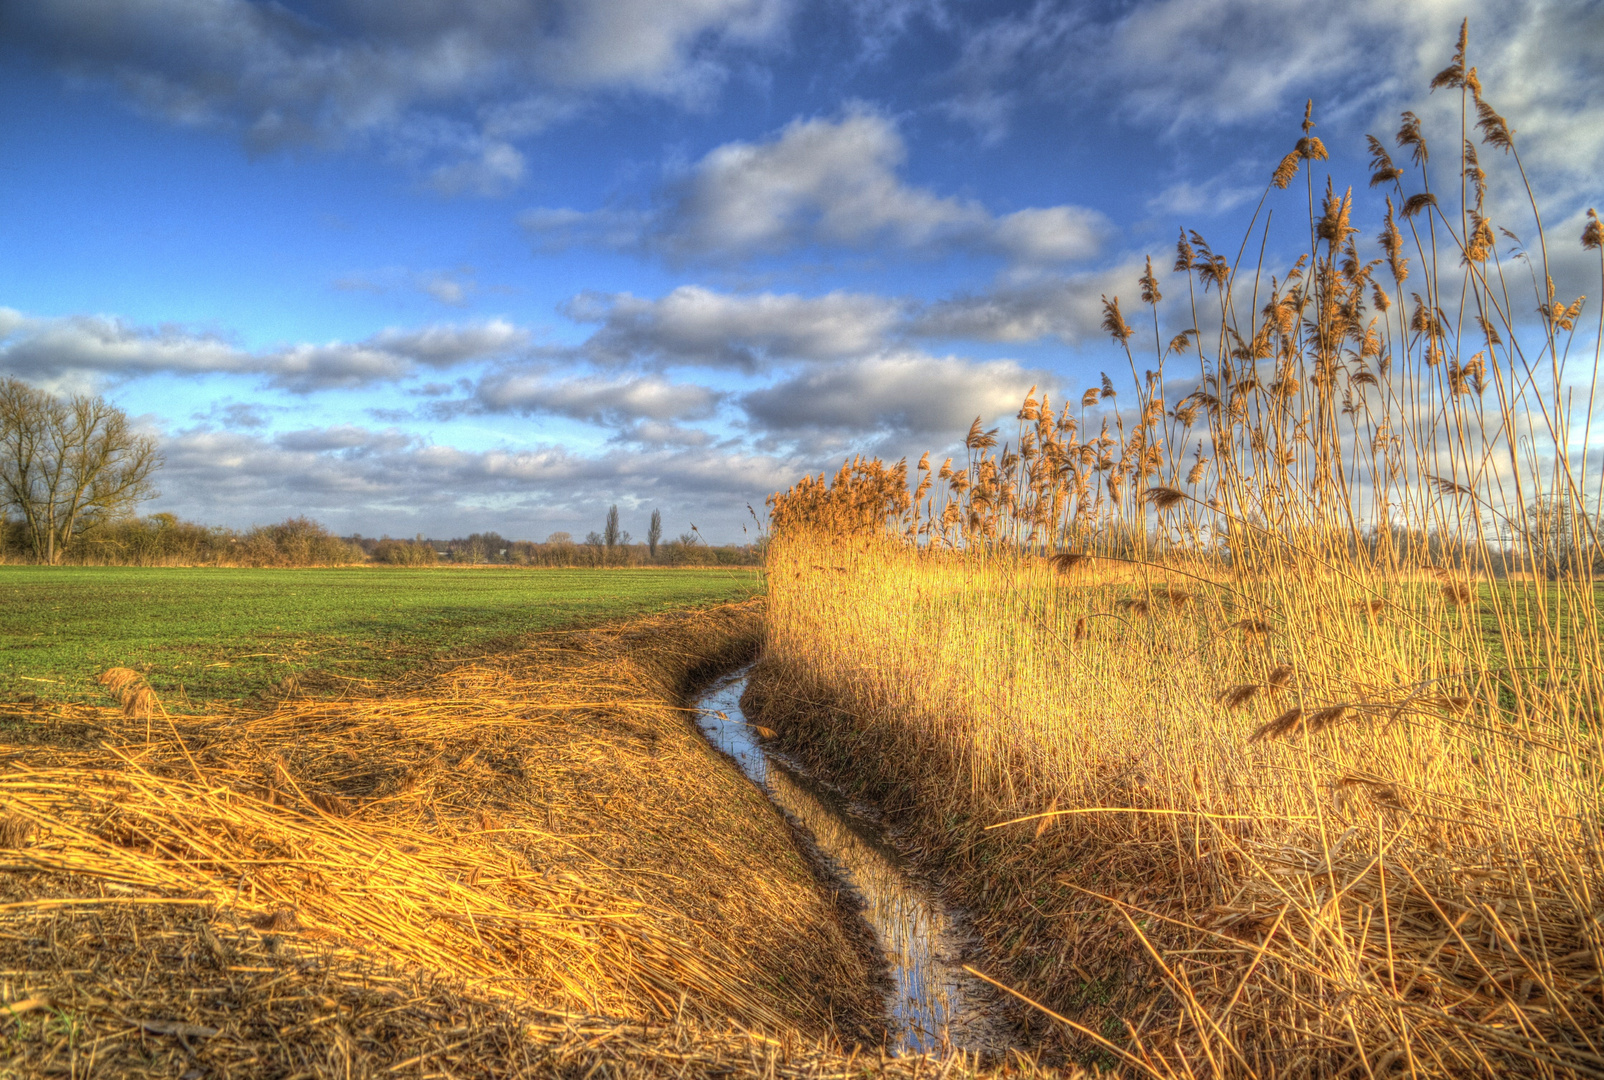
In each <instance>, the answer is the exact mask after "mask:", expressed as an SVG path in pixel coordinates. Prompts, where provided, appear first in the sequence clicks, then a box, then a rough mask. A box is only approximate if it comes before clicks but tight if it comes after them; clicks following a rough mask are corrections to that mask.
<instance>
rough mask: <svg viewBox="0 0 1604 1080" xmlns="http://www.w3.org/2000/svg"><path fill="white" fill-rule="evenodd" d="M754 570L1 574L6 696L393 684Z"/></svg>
mask: <svg viewBox="0 0 1604 1080" xmlns="http://www.w3.org/2000/svg"><path fill="white" fill-rule="evenodd" d="M760 587H761V582H760V579H759V577H758V575H757V574H756V573H754V572H753V571H751V570H745V569H742V570H701V569H698V570H640V571H627V572H619V571H607V570H537V571H517V570H442V569H418V570H411V569H315V570H249V569H212V568H206V569H177V568H138V567H107V568H99V567H82V568H79V567H73V568H50V567H38V566H0V700H3V699H11V700H15V699H17V698H25V697H27V696H28V695H33V696H34V697H36V698H37V699H39V700H42V701H79V700H85V699H94V700H100V699H101V698H102V697H103V695H102V693H101V691H100V690H99V688H98V687H95V686H94V685H93V683H92V680H93V678H94V676H96V675H98V674H99V673H100V672H102V671H104V670H106V669H107V668H110V667H117V666H124V667H131V668H135V669H137V670H139V671H140V672H141V673H143V674H144V675H145V677H146V678H147V679H148V680H149V682H150V685H151V686H152V688H153V689H154V690H155V691H156V692H157V693H158V694H159V695H161V696H162V698H163V700H164V701H165V702H166V703H167V704H168V707H169V708H176V709H188V708H192V707H195V706H197V705H199V704H200V703H203V702H210V701H220V700H236V699H243V698H247V697H250V696H251V695H254V694H261V693H263V692H266V691H268V690H269V688H271V687H273V686H274V685H276V684H282V681H283V680H285V679H288V678H291V677H295V678H297V679H299V680H301V681H302V682H305V683H311V682H313V681H315V680H317V679H322V680H323V682H324V683H327V687H328V688H334V687H336V686H337V685H338V682H339V679H340V677H344V678H346V679H366V680H378V681H383V680H385V679H389V678H393V677H395V676H397V675H400V674H403V673H405V672H406V671H408V670H410V669H412V668H415V667H417V666H419V665H421V664H425V663H428V662H431V661H434V660H438V659H442V658H447V657H468V656H472V655H473V654H474V653H475V651H476V650H477V651H481V652H482V651H485V650H493V649H496V648H499V647H503V646H505V645H506V644H507V643H508V642H510V641H514V640H516V639H518V638H519V637H520V636H523V635H528V634H532V633H539V632H542V631H549V630H553V629H556V628H559V627H563V628H573V627H580V626H587V625H594V624H596V623H599V622H602V621H605V620H616V619H624V618H630V617H633V616H639V615H648V614H653V613H656V612H662V611H667V610H672V609H681V608H687V607H695V606H700V605H707V604H716V603H721V602H725V601H730V600H742V599H746V598H748V597H750V596H752V595H754V594H755V593H756V592H758V591H759V589H760Z"/></svg>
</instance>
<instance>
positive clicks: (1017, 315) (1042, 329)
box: [906, 264, 1141, 344]
mask: <svg viewBox="0 0 1604 1080" xmlns="http://www.w3.org/2000/svg"><path fill="white" fill-rule="evenodd" d="M1140 273H1141V265H1140V264H1125V265H1120V266H1116V267H1113V268H1110V269H1107V270H1101V271H1097V272H1095V273H1088V274H1077V275H1070V276H1065V277H1042V278H1036V279H1033V280H1030V281H1025V282H1016V283H1004V284H1000V285H997V286H995V287H993V288H991V289H988V290H985V291H982V292H976V293H969V294H964V295H958V296H954V297H950V298H948V299H945V300H939V301H937V302H935V303H933V304H929V305H927V306H926V307H924V308H921V309H920V310H919V311H918V312H917V313H915V314H914V315H913V317H912V318H911V319H910V320H909V322H908V324H907V326H906V330H907V332H908V333H910V334H913V335H915V336H919V337H931V338H944V339H946V338H952V339H962V340H969V341H1004V342H1025V341H1038V340H1040V339H1042V338H1048V337H1053V338H1057V339H1059V340H1060V341H1063V342H1065V343H1066V344H1076V343H1078V342H1081V341H1085V340H1088V339H1089V338H1092V337H1095V336H1096V335H1097V334H1099V333H1101V329H1100V323H1101V322H1102V319H1103V307H1102V298H1103V296H1104V295H1105V294H1106V295H1109V296H1118V295H1121V294H1131V293H1134V292H1135V282H1136V278H1137V275H1138V274H1140Z"/></svg>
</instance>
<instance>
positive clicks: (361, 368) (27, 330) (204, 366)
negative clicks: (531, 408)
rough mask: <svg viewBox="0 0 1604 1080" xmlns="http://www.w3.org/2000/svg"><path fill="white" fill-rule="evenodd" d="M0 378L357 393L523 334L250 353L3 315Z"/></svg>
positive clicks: (134, 330)
mask: <svg viewBox="0 0 1604 1080" xmlns="http://www.w3.org/2000/svg"><path fill="white" fill-rule="evenodd" d="M0 311H4V313H5V314H4V315H3V316H0V330H5V331H6V332H5V333H4V334H0V371H7V372H10V373H12V374H16V375H20V376H23V377H25V378H29V379H42V378H47V377H48V378H56V377H59V376H61V375H62V374H63V373H78V374H81V375H89V376H95V375H98V376H112V377H123V378H129V377H137V376H141V375H151V374H156V373H159V372H167V373H179V374H194V375H200V374H242V375H261V376H265V377H266V379H267V381H268V383H269V384H270V385H273V386H276V387H279V388H281V389H285V390H289V391H291V392H293V393H301V394H304V393H311V392H313V391H317V390H330V389H354V388H357V387H363V386H370V385H373V384H375V383H380V382H394V381H398V380H402V379H406V378H410V377H411V376H413V375H414V374H416V373H417V371H418V370H419V368H420V367H422V368H435V369H444V368H448V367H453V366H456V365H458V364H463V363H468V362H471V361H476V360H490V359H497V358H502V357H507V356H511V355H514V354H516V353H518V352H519V351H521V350H522V349H523V347H524V346H525V345H527V343H528V340H529V335H528V332H527V331H525V330H523V329H521V328H519V327H517V326H514V325H513V324H511V323H509V322H506V321H505V320H502V319H490V320H487V321H484V322H478V323H442V324H437V325H434V326H428V327H424V328H423V329H420V330H395V329H391V330H383V331H381V332H379V333H377V334H374V335H373V336H372V337H369V338H368V339H366V340H365V341H360V342H354V343H348V342H340V341H333V342H328V343H325V344H312V343H296V344H291V345H285V346H280V347H278V348H273V349H264V350H258V351H254V352H253V351H249V350H246V349H242V348H240V347H239V346H238V345H237V344H235V343H233V342H230V341H228V340H227V339H225V338H223V337H221V336H219V335H216V334H209V333H203V332H197V331H194V330H190V329H186V328H184V327H176V326H162V327H144V326H138V325H136V324H133V323H130V322H127V321H125V320H122V319H117V318H112V317H109V316H103V315H76V316H69V317H66V318H54V319H53V318H38V317H34V316H27V315H23V314H21V313H19V312H15V311H11V310H10V309H0Z"/></svg>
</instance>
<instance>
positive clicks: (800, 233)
mask: <svg viewBox="0 0 1604 1080" xmlns="http://www.w3.org/2000/svg"><path fill="white" fill-rule="evenodd" d="M906 158H907V147H906V145H905V144H904V142H903V139H902V136H901V135H900V134H899V133H898V131H897V129H896V127H895V126H894V125H893V124H892V123H891V121H890V120H888V119H886V118H885V117H883V116H881V115H879V114H877V113H874V112H870V111H867V110H865V109H855V110H852V111H849V112H848V113H847V114H846V115H844V116H843V117H842V118H841V119H839V120H825V119H812V120H795V121H793V122H791V123H790V124H788V125H787V126H786V127H785V128H783V129H782V130H781V131H780V132H779V133H778V134H777V135H775V136H774V137H773V138H772V139H770V140H768V141H766V142H759V143H748V142H732V143H726V144H724V145H722V146H719V147H716V148H714V149H713V150H711V151H709V152H708V154H707V155H706V156H705V157H703V158H702V159H701V160H700V161H699V162H697V163H696V164H695V165H694V166H692V167H691V168H690V169H689V170H688V172H687V173H686V174H685V175H684V176H683V177H681V178H679V179H678V180H677V181H675V182H674V183H672V184H670V185H669V186H668V188H667V189H666V190H665V191H664V193H663V201H662V204H661V205H660V206H659V208H658V209H657V210H656V211H655V212H653V213H651V214H646V215H640V214H631V213H629V212H627V211H619V210H613V209H603V210H600V211H597V212H595V213H594V214H585V213H583V212H581V211H576V210H571V209H545V210H535V211H531V212H530V213H528V214H525V215H524V217H523V218H522V221H523V224H524V226H525V228H527V229H528V230H529V231H530V232H531V233H532V234H533V235H534V236H535V237H536V239H537V241H538V242H539V243H541V244H543V245H547V246H559V247H560V246H566V245H568V244H572V243H576V242H588V243H596V244H601V245H603V246H611V247H619V248H638V249H645V250H653V251H658V252H661V253H663V254H665V255H667V256H668V257H670V258H672V259H713V260H719V259H731V258H743V257H748V256H752V255H758V254H762V253H767V252H779V251H786V250H790V249H794V248H797V247H806V246H810V245H825V246H831V247H846V248H865V247H868V246H870V245H875V244H888V245H892V246H895V247H899V248H903V249H906V250H912V251H926V252H932V253H935V252H941V251H949V250H953V249H964V250H970V251H980V252H989V253H995V254H1000V255H1003V256H1005V257H1007V258H1010V259H1012V260H1014V261H1016V262H1027V263H1038V262H1062V261H1066V260H1073V259H1085V258H1088V257H1090V256H1092V255H1095V254H1096V253H1097V250H1098V248H1099V246H1100V244H1101V241H1102V237H1103V235H1104V234H1105V233H1106V232H1107V231H1109V225H1108V222H1107V221H1106V219H1104V218H1103V217H1102V215H1100V214H1098V213H1097V212H1096V211H1093V210H1088V209H1085V208H1082V207H1073V206H1054V207H1044V208H1029V209H1025V210H1021V211H1018V212H1015V213H1013V214H1009V215H1007V216H1004V217H1001V218H999V217H995V216H993V215H992V214H991V212H990V211H988V210H987V209H986V208H985V207H984V206H982V205H981V204H980V203H978V202H975V201H973V200H967V199H958V198H955V197H950V196H941V195H937V194H936V193H934V192H932V191H929V190H927V189H925V188H921V187H916V186H913V185H910V184H908V183H906V182H904V181H903V179H902V178H901V177H900V176H899V175H898V173H899V172H900V170H901V168H902V166H903V164H904V163H905V160H906Z"/></svg>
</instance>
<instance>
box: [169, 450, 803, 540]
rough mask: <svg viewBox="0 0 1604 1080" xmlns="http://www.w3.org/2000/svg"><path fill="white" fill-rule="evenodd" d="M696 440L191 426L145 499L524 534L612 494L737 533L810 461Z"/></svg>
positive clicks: (344, 524)
mask: <svg viewBox="0 0 1604 1080" xmlns="http://www.w3.org/2000/svg"><path fill="white" fill-rule="evenodd" d="M660 433H663V434H666V432H661V431H660ZM695 443H696V440H694V439H690V440H686V439H680V440H677V441H676V440H674V439H671V438H670V439H665V440H663V442H662V443H661V444H660V445H655V446H649V445H642V444H640V443H637V444H636V445H632V446H629V447H624V446H619V447H616V448H611V449H606V450H604V451H602V452H600V453H591V454H587V453H581V452H576V451H573V450H570V449H567V448H565V447H562V446H549V445H548V446H541V447H536V448H532V449H526V450H512V449H505V448H499V449H491V450H478V451H474V450H464V449H461V448H459V447H455V446H450V445H442V444H434V443H425V442H420V441H419V440H417V439H414V438H409V437H407V436H405V435H403V434H400V433H397V432H394V431H372V430H369V429H365V428H361V427H357V426H350V425H341V426H337V427H333V428H326V429H307V430H304V431H298V432H293V433H290V434H287V435H280V436H276V437H275V436H268V435H262V434H256V433H246V432H233V431H213V430H205V429H199V430H193V431H187V432H180V433H178V434H176V435H173V436H170V437H167V438H165V439H163V440H162V452H163V454H164V456H165V458H166V462H167V464H166V468H165V469H164V470H163V473H162V488H163V491H164V492H165V494H164V496H163V497H162V498H161V499H159V500H157V501H156V502H155V503H153V504H151V506H150V508H151V509H152V510H168V511H171V512H174V513H177V514H179V515H181V516H184V517H189V518H194V519H197V520H202V521H206V522H210V523H215V524H229V525H235V526H244V525H249V524H252V523H259V522H266V521H275V520H281V519H283V518H286V517H291V516H296V515H301V514H306V515H310V516H312V517H314V518H317V519H319V520H322V521H324V522H326V523H328V524H329V525H331V526H332V527H334V528H336V529H339V530H342V531H350V530H360V531H363V532H368V533H373V532H379V531H385V530H388V531H391V532H394V533H400V534H410V533H412V532H415V531H419V530H422V531H424V532H427V533H430V534H432V535H436V536H442V537H447V536H460V535H464V534H466V533H468V532H472V531H474V530H475V529H486V528H494V529H496V530H497V531H499V532H501V533H502V534H503V535H506V536H509V537H513V538H519V537H527V538H534V537H541V536H544V535H546V533H548V532H550V531H551V530H552V529H554V528H565V529H571V528H572V527H573V526H574V525H576V524H578V525H581V526H582V528H581V531H583V528H594V527H597V526H599V524H600V522H601V520H602V515H603V514H604V513H605V512H606V508H607V506H608V505H609V504H611V503H620V504H623V505H625V506H626V507H629V506H640V507H644V506H653V505H655V506H660V507H662V508H663V511H664V516H665V518H667V519H668V521H669V523H670V531H673V530H676V529H683V528H686V527H688V524H689V522H690V521H696V522H698V524H700V525H701V526H702V527H703V529H704V530H705V531H706V532H708V533H709V534H710V535H712V536H714V537H720V536H722V538H725V539H729V538H734V539H739V537H740V528H739V525H740V517H741V516H743V515H744V514H745V504H746V503H748V502H756V501H759V500H761V499H762V498H763V497H764V496H766V495H767V494H769V493H770V492H773V491H775V490H778V489H779V488H782V487H784V486H786V485H788V484H790V483H791V482H792V481H793V480H794V479H795V478H796V477H797V476H798V475H800V474H801V472H802V471H804V469H805V468H806V467H807V465H808V464H810V463H804V462H802V461H800V460H797V459H793V458H789V457H784V456H776V455H772V454H756V453H751V452H748V451H741V450H731V449H728V448H720V447H714V446H708V445H696V444H695ZM642 514H643V515H644V511H642ZM587 522H588V523H590V524H584V523H587ZM631 527H632V526H631Z"/></svg>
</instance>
